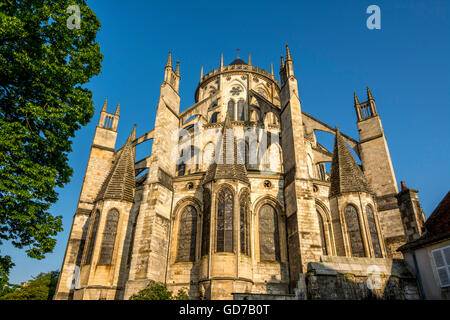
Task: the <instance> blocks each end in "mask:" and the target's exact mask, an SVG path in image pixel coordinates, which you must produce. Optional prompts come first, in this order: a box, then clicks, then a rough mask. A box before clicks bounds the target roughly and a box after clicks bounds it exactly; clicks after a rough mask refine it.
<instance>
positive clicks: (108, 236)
mask: <svg viewBox="0 0 450 320" xmlns="http://www.w3.org/2000/svg"><path fill="white" fill-rule="evenodd" d="M118 223H119V211H117V210H116V209H112V210H110V211H109V212H108V215H107V216H106V223H105V230H104V231H103V240H102V250H101V251H100V258H99V260H98V264H103V265H110V264H111V261H112V255H113V251H114V242H115V241H116V234H117V225H118Z"/></svg>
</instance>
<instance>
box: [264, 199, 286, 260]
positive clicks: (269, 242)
mask: <svg viewBox="0 0 450 320" xmlns="http://www.w3.org/2000/svg"><path fill="white" fill-rule="evenodd" d="M259 255H260V260H261V261H280V260H281V259H280V237H279V233H278V216H277V212H276V211H275V209H274V208H273V207H272V206H270V205H268V204H265V205H263V206H262V208H261V209H260V210H259Z"/></svg>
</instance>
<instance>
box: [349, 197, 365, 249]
mask: <svg viewBox="0 0 450 320" xmlns="http://www.w3.org/2000/svg"><path fill="white" fill-rule="evenodd" d="M345 222H346V224H347V231H348V236H349V238H350V248H351V250H352V256H353V257H365V256H366V253H365V251H364V244H363V240H362V235H361V227H360V223H359V216H358V211H357V210H356V208H355V207H354V206H352V205H348V206H347V207H346V208H345Z"/></svg>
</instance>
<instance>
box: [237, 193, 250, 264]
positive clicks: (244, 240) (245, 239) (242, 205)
mask: <svg viewBox="0 0 450 320" xmlns="http://www.w3.org/2000/svg"><path fill="white" fill-rule="evenodd" d="M239 211H240V212H239V213H240V238H241V253H242V254H245V255H247V256H248V255H250V245H249V219H248V213H249V212H248V211H249V199H248V192H244V193H243V194H242V195H241V198H240V199H239Z"/></svg>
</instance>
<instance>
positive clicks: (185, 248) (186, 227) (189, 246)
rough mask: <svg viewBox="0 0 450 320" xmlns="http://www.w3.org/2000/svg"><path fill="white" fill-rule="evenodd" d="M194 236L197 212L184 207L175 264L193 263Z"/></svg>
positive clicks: (191, 208) (191, 207) (195, 233)
mask: <svg viewBox="0 0 450 320" xmlns="http://www.w3.org/2000/svg"><path fill="white" fill-rule="evenodd" d="M196 235H197V210H196V209H195V208H194V207H193V206H186V207H185V208H184V209H183V212H182V213H181V217H180V227H179V231H178V250H177V259H176V261H177V262H189V261H195V243H196Z"/></svg>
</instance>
